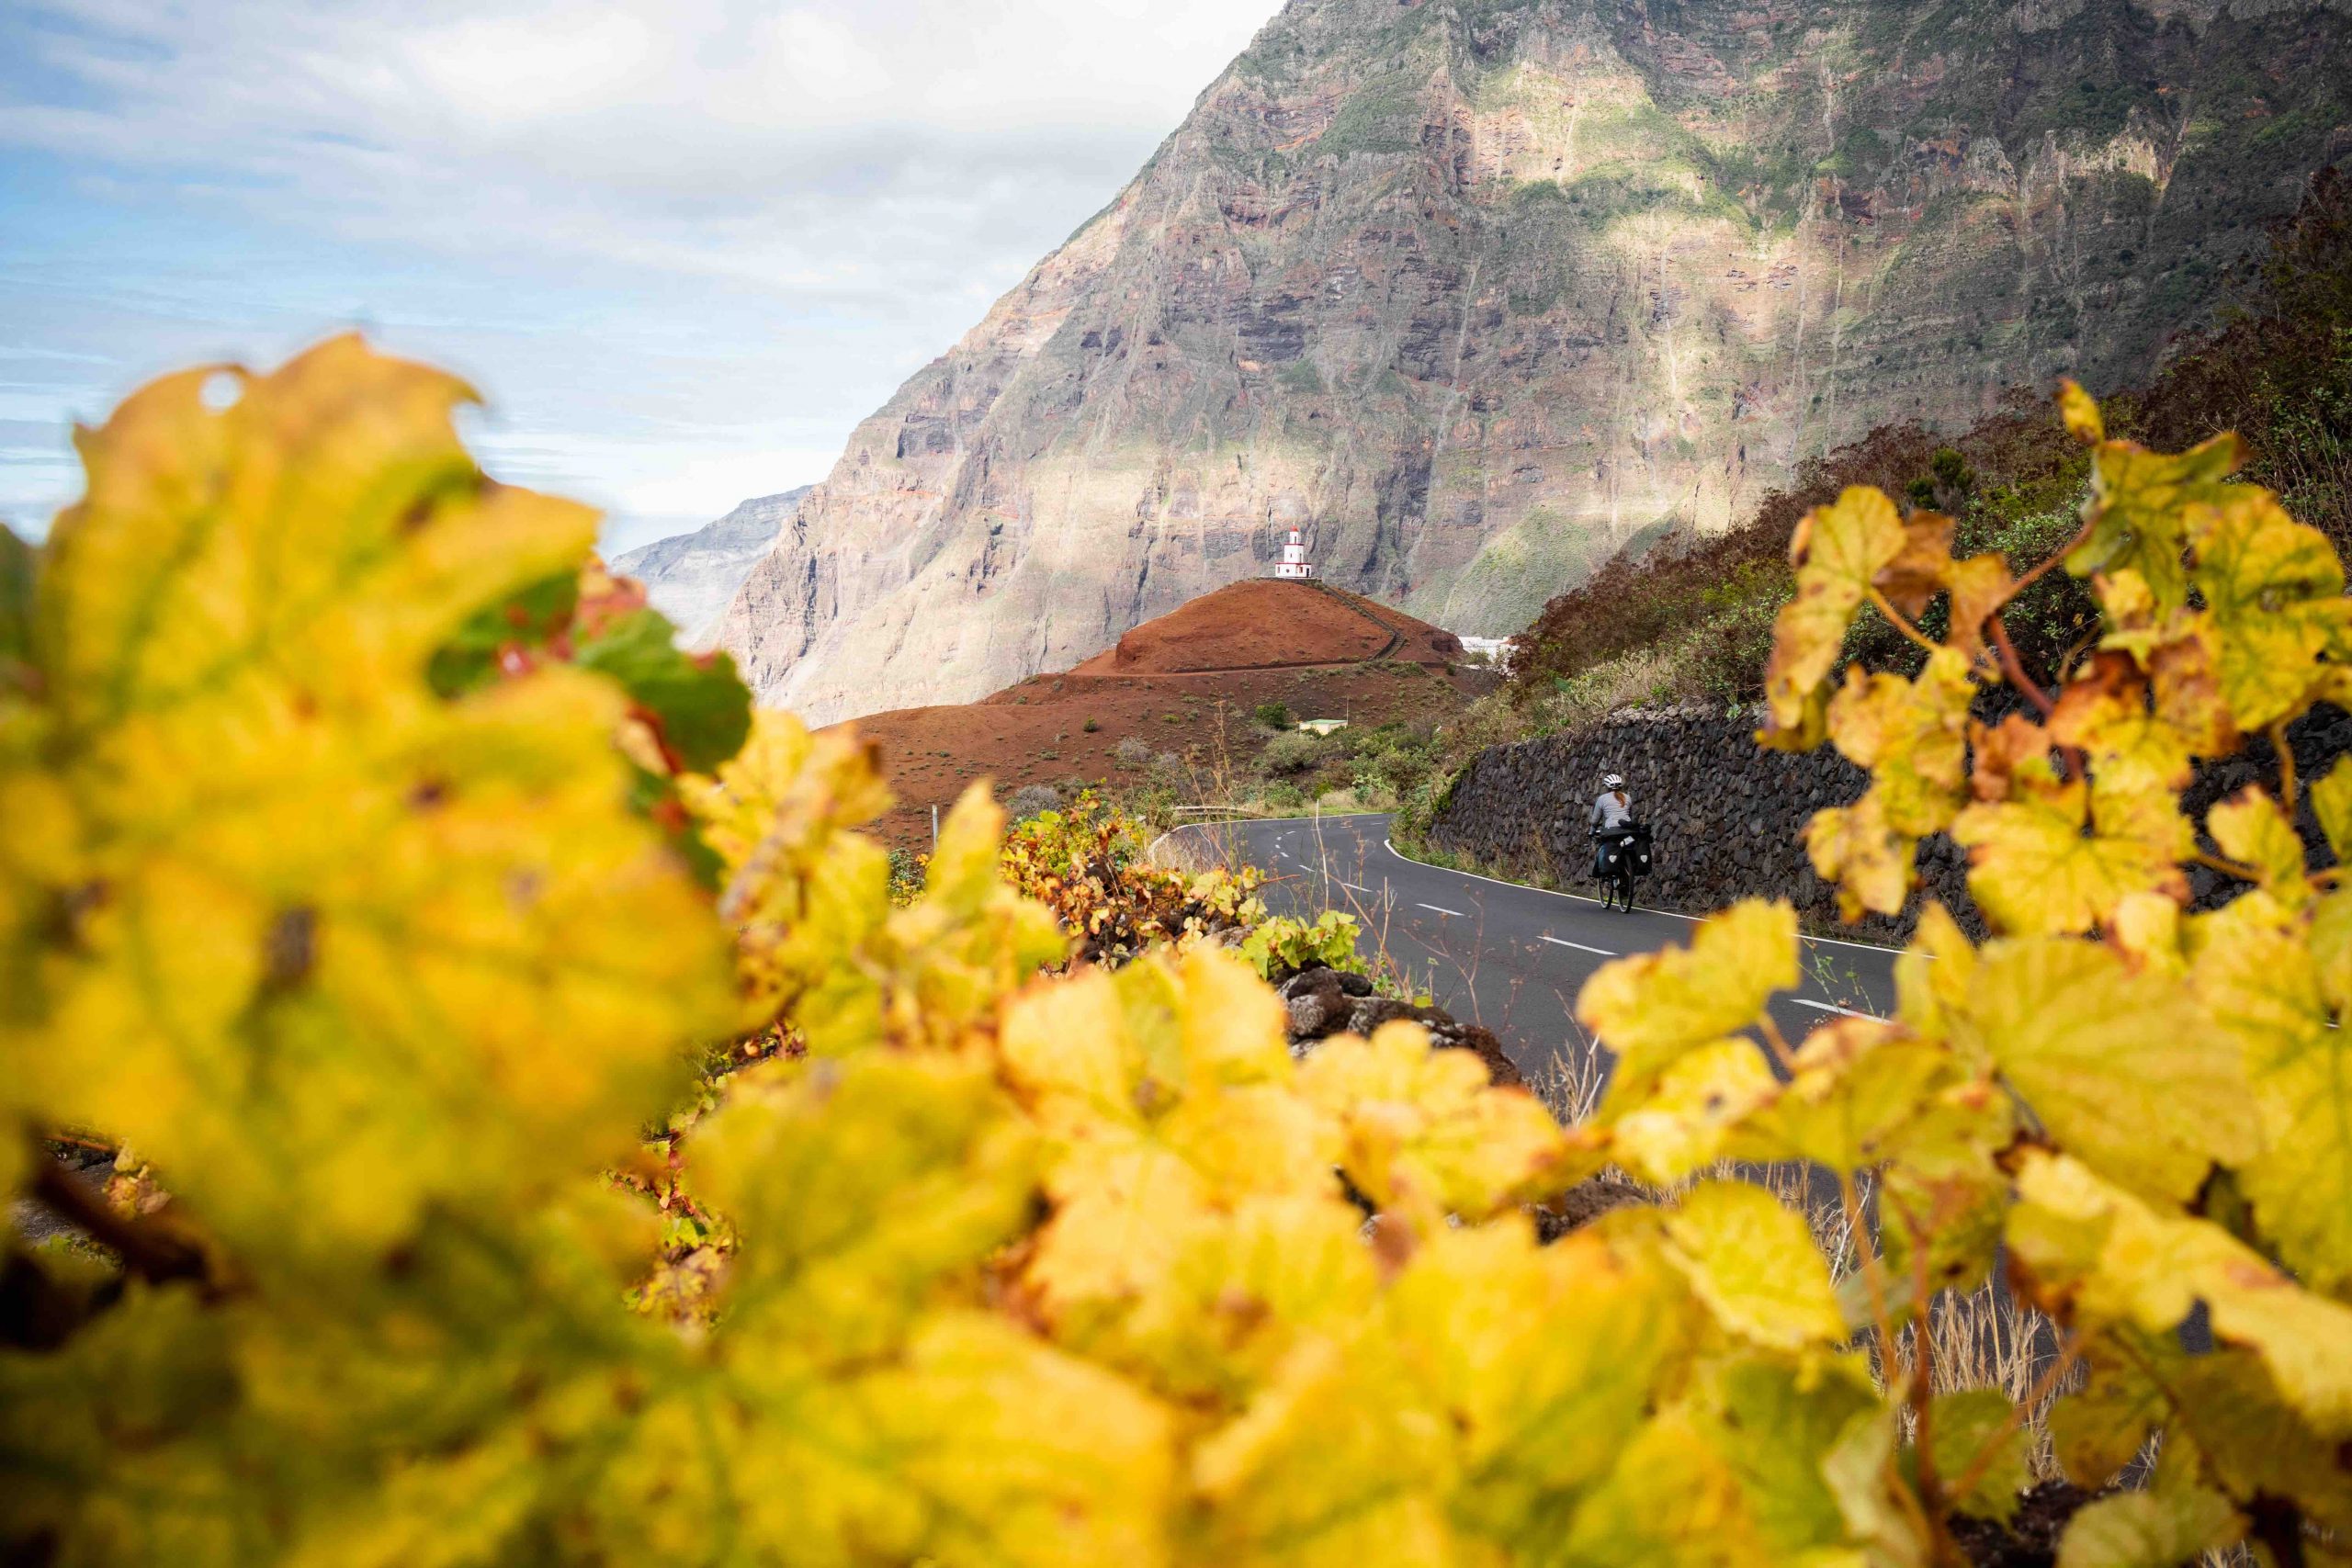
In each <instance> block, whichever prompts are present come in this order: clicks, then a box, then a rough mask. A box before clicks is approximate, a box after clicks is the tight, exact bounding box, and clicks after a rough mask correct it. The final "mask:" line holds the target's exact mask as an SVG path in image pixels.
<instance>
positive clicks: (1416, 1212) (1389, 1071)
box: [1298, 1022, 1581, 1233]
mask: <svg viewBox="0 0 2352 1568" xmlns="http://www.w3.org/2000/svg"><path fill="white" fill-rule="evenodd" d="M1298 1080H1299V1081H1298V1087H1299V1092H1300V1094H1301V1095H1302V1096H1303V1097H1304V1098H1305V1099H1306V1100H1307V1101H1308V1102H1309V1103H1310V1104H1313V1105H1315V1106H1316V1107H1317V1108H1318V1109H1319V1110H1320V1111H1322V1112H1323V1113H1324V1114H1325V1115H1326V1116H1327V1117H1329V1119H1330V1122H1331V1123H1332V1124H1333V1125H1334V1126H1336V1127H1337V1128H1338V1130H1339V1139H1340V1168H1342V1169H1343V1170H1345V1171H1346V1172H1347V1174H1348V1179H1349V1180H1350V1181H1351V1182H1353V1183H1354V1184H1355V1186H1356V1190H1358V1191H1360V1192H1362V1193H1363V1194H1364V1195H1365V1196H1366V1197H1368V1198H1370V1199H1371V1200H1372V1201H1374V1203H1377V1204H1378V1205H1380V1207H1381V1208H1383V1209H1384V1210H1391V1211H1394V1212H1396V1213H1398V1214H1400V1215H1402V1216H1404V1217H1405V1218H1407V1219H1409V1220H1411V1221H1413V1222H1415V1224H1416V1225H1417V1226H1418V1227H1419V1229H1421V1230H1422V1231H1423V1232H1424V1233H1426V1232H1427V1231H1428V1230H1430V1229H1431V1228H1434V1227H1435V1226H1436V1225H1437V1224H1439V1223H1440V1222H1442V1219H1443V1217H1444V1216H1445V1215H1448V1214H1455V1215H1459V1216H1461V1217H1462V1218H1464V1219H1468V1220H1477V1219H1484V1218H1486V1217H1487V1215H1489V1214H1491V1213H1495V1212H1496V1211H1497V1210H1498V1209H1500V1208H1502V1207H1505V1206H1507V1205H1510V1204H1512V1203H1517V1202H1522V1201H1527V1200H1529V1199H1532V1198H1534V1197H1537V1196H1540V1195H1541V1193H1542V1192H1543V1191H1544V1190H1546V1189H1548V1188H1550V1187H1554V1186H1557V1185H1565V1179H1567V1178H1568V1177H1569V1176H1570V1173H1569V1171H1568V1169H1567V1167H1568V1160H1569V1155H1568V1148H1567V1141H1566V1136H1565V1135H1564V1134H1562V1133H1561V1131H1560V1127H1559V1123H1557V1122H1555V1121H1553V1120H1552V1114H1551V1112H1550V1111H1546V1110H1544V1105H1543V1102H1542V1101H1540V1100H1537V1099H1535V1097H1534V1096H1532V1095H1531V1094H1528V1093H1527V1092H1525V1091H1524V1090H1521V1089H1498V1088H1495V1087H1494V1086H1493V1084H1492V1083H1491V1082H1490V1081H1489V1080H1488V1078H1487V1069H1486V1066H1485V1065H1484V1064H1483V1063H1481V1062H1480V1061H1479V1060H1478V1059H1477V1057H1476V1056H1475V1055H1471V1054H1470V1053H1469V1052H1467V1051H1448V1050H1439V1049H1434V1048H1432V1047H1431V1046H1430V1041H1429V1036H1428V1035H1427V1034H1426V1033H1425V1032H1422V1030H1421V1029H1420V1027H1419V1025H1418V1024H1411V1023H1403V1022H1398V1023H1387V1024H1383V1025H1382V1026H1381V1027H1380V1028H1379V1029H1378V1030H1376V1031H1374V1033H1373V1036H1372V1038H1371V1039H1369V1040H1364V1039H1361V1038H1358V1037H1356V1036H1353V1035H1340V1036H1337V1037H1335V1038H1333V1039H1331V1040H1328V1041H1326V1042H1324V1043H1322V1044H1321V1045H1319V1046H1317V1048H1316V1050H1315V1053H1314V1055H1311V1056H1309V1057H1308V1058H1307V1059H1306V1062H1305V1064H1304V1065H1302V1066H1301V1067H1300V1068H1299V1074H1298ZM1577 1174H1581V1172H1578V1173H1577Z"/></svg>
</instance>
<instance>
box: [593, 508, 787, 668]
mask: <svg viewBox="0 0 2352 1568" xmlns="http://www.w3.org/2000/svg"><path fill="white" fill-rule="evenodd" d="M813 488H814V487H813V486H810V485H802V486H801V487H800V488H799V489H798V490H788V491H785V492H784V493H783V494H782V495H763V496H756V497H754V498H753V499H752V500H750V501H747V502H743V503H742V504H741V505H740V506H738V507H736V508H735V510H734V511H732V512H730V513H728V514H727V515H726V516H724V517H721V518H720V519H718V521H717V522H716V523H707V524H705V525H702V526H701V527H699V528H697V529H695V531H694V532H693V533H691V534H673V535H672V536H670V537H669V538H666V539H656V540H655V541H654V542H653V543H651V544H650V545H640V546H639V547H637V548H636V549H633V550H630V551H628V552H627V553H625V554H623V555H618V556H616V557H614V558H613V561H612V568H613V570H615V571H616V572H618V573H620V574H621V575H622V576H624V577H634V578H636V579H637V580H638V581H639V582H642V583H644V584H645V590H646V595H647V597H648V598H650V600H651V601H652V602H653V607H654V608H655V609H657V610H659V611H661V612H662V614H663V615H667V616H669V617H670V619H671V621H672V622H673V624H675V625H676V626H677V627H678V632H679V636H680V637H682V638H683V639H684V641H685V643H686V645H687V646H688V647H690V648H707V647H709V646H710V645H711V644H712V643H713V642H714V641H716V640H717V639H718V618H719V615H720V614H721V612H723V611H724V610H725V609H726V608H727V605H728V602H729V600H731V599H733V598H734V597H735V592H736V590H738V589H740V588H741V587H742V586H743V580H744V579H745V578H746V577H749V576H750V575H751V572H752V568H753V567H754V566H757V565H758V564H759V563H760V560H761V558H763V557H764V556H765V555H766V554H767V553H768V549H769V547H771V546H773V545H774V544H775V540H776V536H777V535H778V534H780V533H782V532H783V531H784V525H786V524H787V523H789V522H791V521H792V516H793V513H796V512H797V511H798V510H799V509H800V503H801V502H802V501H803V500H805V499H806V498H807V497H808V494H809V491H810V490H811V489H813Z"/></svg>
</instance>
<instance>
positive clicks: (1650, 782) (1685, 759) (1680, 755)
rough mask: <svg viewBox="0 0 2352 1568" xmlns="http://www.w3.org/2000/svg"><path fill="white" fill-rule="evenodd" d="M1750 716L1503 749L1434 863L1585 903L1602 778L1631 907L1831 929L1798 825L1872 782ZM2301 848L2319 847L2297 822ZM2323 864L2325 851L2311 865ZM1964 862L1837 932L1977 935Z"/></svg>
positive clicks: (2203, 892) (1644, 723)
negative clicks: (1637, 833) (1628, 839)
mask: <svg viewBox="0 0 2352 1568" xmlns="http://www.w3.org/2000/svg"><path fill="white" fill-rule="evenodd" d="M1760 722H1761V715H1760V714H1759V713H1758V712H1757V711H1754V710H1747V709H1743V710H1739V711H1736V712H1732V713H1725V712H1724V710H1723V709H1721V708H1707V709H1696V708H1668V709H1663V710H1659V709H1649V710H1644V709H1634V710H1629V711H1627V712H1624V713H1622V714H1618V715H1615V716H1611V718H1609V719H1608V720H1606V721H1605V722H1603V723H1601V724H1600V725H1597V726H1595V727H1593V728H1589V729H1585V730H1580V731H1578V732H1577V733H1574V734H1568V735H1553V736H1546V737H1544V738H1543V739H1536V740H1523V741H1521V742H1519V743H1517V744H1516V745H1510V746H1498V747H1494V748H1491V749H1490V750H1486V751H1483V752H1481V753H1479V754H1478V756H1477V757H1476V758H1475V759H1473V760H1472V761H1471V762H1470V764H1469V766H1468V767H1467V768H1466V769H1464V772H1463V773H1462V776H1461V777H1460V779H1459V780H1457V781H1456V783H1455V784H1454V786H1453V791H1452V793H1451V794H1450V795H1448V796H1447V797H1446V800H1445V803H1444V804H1443V806H1442V807H1441V808H1440V809H1439V810H1438V812H1437V814H1436V815H1435V817H1434V818H1433V819H1432V820H1431V822H1430V829H1429V831H1428V834H1427V841H1428V842H1429V844H1430V846H1431V847H1432V848H1435V849H1439V850H1442V851H1444V852H1447V853H1450V854H1453V855H1460V856H1464V857H1467V858H1468V859H1470V860H1473V861H1475V862H1476V863H1479V864H1480V865H1482V866H1484V867H1487V868H1489V869H1495V870H1498V871H1499V872H1500V873H1501V874H1504V875H1507V876H1511V877H1514V878H1516V879H1519V880H1521V881H1533V882H1544V883H1549V884H1550V885H1552V886H1559V887H1563V888H1566V889H1569V890H1571V891H1592V890H1594V889H1593V888H1592V885H1591V869H1592V845H1591V840H1590V838H1589V831H1588V829H1587V827H1586V822H1587V818H1588V817H1589V813H1590V811H1591V809H1592V800H1593V796H1594V795H1598V794H1599V793H1600V781H1601V779H1602V777H1603V776H1605V775H1606V774H1609V773H1622V774H1623V775H1624V777H1625V783H1626V787H1627V789H1628V790H1629V791H1630V792H1631V793H1632V795H1633V797H1634V811H1635V813H1636V814H1637V815H1638V816H1640V818H1642V819H1643V820H1644V821H1645V822H1647V823H1649V824H1650V826H1651V828H1652V829H1653V831H1654V835H1655V839H1656V853H1655V855H1654V857H1653V870H1652V874H1651V875H1650V878H1649V880H1648V881H1647V882H1645V883H1644V884H1643V885H1642V886H1641V889H1640V891H1639V892H1638V893H1637V895H1636V897H1637V898H1638V899H1639V900H1640V901H1641V902H1643V903H1645V904H1649V905H1654V906H1656V907H1658V908H1668V909H1679V910H1682V911H1684V912H1686V913H1691V914H1698V913H1702V912H1704V911H1706V910H1709V909H1715V908H1721V907H1723V906H1724V905H1725V904H1728V903H1730V902H1732V901H1733V900H1734V899H1736V898H1742V897H1749V896H1751V895H1754V896H1760V897H1785V898H1788V899H1790V900H1791V901H1792V902H1793V903H1794V904H1795V905H1796V907H1797V910H1798V912H1799V914H1800V915H1802V916H1803V917H1804V920H1805V923H1806V924H1807V925H1808V926H1809V927H1811V928H1813V929H1815V930H1821V931H1826V930H1829V929H1831V928H1834V927H1838V897H1837V891H1836V889H1835V888H1833V887H1831V886H1829V885H1827V884H1826V883H1825V882H1823V881H1822V880H1821V878H1820V877H1819V876H1817V875H1815V874H1814V870H1813V865H1812V863H1811V862H1810V861H1809V860H1808V859H1807V858H1806V855H1805V852H1804V825H1805V822H1806V820H1807V819H1808V818H1811V817H1812V815H1813V814H1814V813H1815V811H1818V810H1820V809H1821V808H1822V807H1825V806H1846V805H1850V804H1851V803H1852V802H1854V801H1855V800H1857V799H1859V798H1860V795H1861V793H1862V791H1863V789H1864V788H1865V787H1866V785H1867V784H1868V783H1869V776H1868V775H1867V774H1866V773H1864V772H1863V771H1862V770H1861V769H1860V768H1858V767H1856V766H1854V765H1853V764H1852V763H1851V762H1849V761H1846V760H1845V759H1844V758H1843V757H1840V756H1839V755H1838V753H1837V752H1836V751H1835V750H1831V749H1830V748H1828V747H1826V746H1825V747H1823V748H1821V749H1820V750H1817V751H1811V752H1806V753H1804V754H1801V755H1791V754H1789V753H1786V752H1780V751H1767V750H1764V749H1763V748H1761V747H1759V746H1758V745H1757V744H1756V729H1757V727H1758V724H1759V723H1760ZM2290 740H2291V742H2292V744H2293V746H2294V749H2295V757H2296V766H2297V771H2298V773H2300V774H2301V776H2302V777H2303V778H2304V779H2306V780H2308V779H2311V778H2314V777H2316V776H2317V775H2318V774H2319V773H2322V772H2324V770H2325V769H2326V768H2328V767H2331V766H2333V765H2334V763H2335V760H2336V759H2337V758H2339V757H2341V756H2343V755H2344V754H2345V753H2346V751H2347V750H2352V717H2346V716H2345V715H2344V714H2342V713H2339V712H2337V711H2336V710H2335V709H2334V708H2323V709H2321V710H2319V711H2317V712H2315V713H2313V714H2312V715H2310V716H2306V717H2305V718H2304V719H2302V720H2301V721H2300V722H2299V723H2298V724H2297V725H2296V726H2295V727H2294V728H2293V730H2292V731H2291V732H2290ZM2276 777H2277V767H2276V762H2275V758H2274V755H2273V753H2272V751H2271V750H2270V747H2269V744H2268V742H2267V741H2264V740H2260V739H2256V740H2253V741H2250V742H2249V743H2248V745H2247V747H2246V750H2245V752H2244V753H2243V754H2241V755H2240V756H2237V757H2234V758H2229V759H2225V760H2223V761H2219V762H2216V763H2213V764H2211V765H2210V766H2208V767H2205V768H2202V769H2200V770H2199V774H2198V777H2197V779H2196V780H2195V782H2194V783H2192V784H2190V786H2189V788H2188V791H2187V792H2186V795H2185V796H2184V804H2185V805H2186V807H2188V811H2189V813H2190V816H2191V818H2192V819H2193V820H2202V818H2203V816H2204V812H2205V808H2206V807H2209V806H2211V805H2212V803H2213V802H2215V801H2217V800H2220V799H2222V797H2223V796H2225V795H2231V794H2233V793H2235V792H2236V791H2237V790H2240V789H2243V788H2244V787H2245V786H2246V785H2247V784H2256V783H2263V784H2268V783H2270V782H2271V781H2273V780H2274V779H2275V778H2276ZM2301 827H2302V829H2303V834H2304V838H2305V840H2307V841H2308V842H2309V843H2311V844H2312V846H2314V848H2318V847H2319V846H2320V842H2321V840H2320V837H2319V830H2318V827H2317V824H2316V823H2315V822H2313V821H2312V818H2311V814H2310V811H2309V808H2308V806H2306V807H2305V809H2304V811H2303V813H2302V820H2301ZM2319 854H2320V857H2321V860H2322V861H2323V863H2324V861H2325V859H2326V856H2325V852H2324V848H2321V849H2319ZM1967 869H1968V863H1967V852H1965V851H1963V850H1962V849H1961V847H1960V846H1959V845H1957V844H1955V843H1953V842H1952V841H1951V840H1949V839H1947V838H1944V837H1943V836H1941V835H1940V834H1939V835H1937V836H1936V837H1934V838H1931V839H1928V840H1926V841H1924V842H1923V843H1922V844H1921V845H1920V846H1919V880H1920V884H1921V886H1920V890H1919V892H1917V893H1916V894H1915V895H1914V896H1913V898H1912V903H1911V907H1910V908H1907V909H1906V910H1905V912H1904V913H1903V915H1902V916H1901V917H1899V918H1895V919H1888V918H1886V917H1883V916H1878V915H1872V916H1869V917H1866V918H1865V919H1863V920H1862V921H1861V922H1860V925H1858V926H1855V927H1848V928H1842V929H1843V930H1845V931H1847V933H1848V934H1851V935H1859V936H1861V937H1863V938H1865V939H1869V940H1878V941H1900V940H1902V939H1904V938H1905V937H1907V936H1908V935H1909V934H1910V932H1911V930H1912V927H1913V926H1914V925H1915V924H1916V923H1917V918H1918V911H1919V909H1920V908H1922V907H1923V906H1924V901H1925V899H1927V898H1931V897H1932V898H1936V899H1939V900H1941V901H1942V902H1943V904H1944V905H1945V907H1946V908H1950V909H1951V910H1952V911H1953V912H1954V913H1956V914H1958V915H1959V916H1960V917H1961V920H1962V924H1963V925H1965V926H1967V927H1968V928H1969V929H1970V931H1972V933H1973V934H1977V935H1982V934H1983V929H1984V928H1983V924H1982V921H1981V920H1980V919H1979V918H1978V916H1977V914H1976V911H1975V906H1974V905H1973V903H1971V902H1970V900H1969V897H1968V886H1967ZM2190 875H2191V878H2192V883H2193V886H2194V889H2195V892H2196V893H2197V895H2198V901H2199V904H2200V905H2210V904H2211V903H2213V902H2216V901H2218V900H2219V899H2220V898H2222V897H2225V896H2226V895H2227V889H2226V888H2225V887H2224V886H2223V884H2222V879H2221V878H2219V877H2218V876H2216V875H2215V874H2213V873H2211V872H2210V871H2206V870H2203V869H2201V868H2195V869H2192V871H2191V873H2190Z"/></svg>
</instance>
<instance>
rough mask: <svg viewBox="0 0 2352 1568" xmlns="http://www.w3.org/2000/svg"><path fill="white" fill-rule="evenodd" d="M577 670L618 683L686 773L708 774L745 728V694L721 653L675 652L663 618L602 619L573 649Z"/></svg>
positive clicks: (648, 614)
mask: <svg viewBox="0 0 2352 1568" xmlns="http://www.w3.org/2000/svg"><path fill="white" fill-rule="evenodd" d="M573 658H574V660H575V661H576V662H577V663H578V664H579V665H580V667H581V668H582V669H583V670H594V671H599V672H600V673H603V674H605V675H609V676H611V677H612V678H613V679H614V680H616V681H618V682H620V684H621V689H622V690H624V691H626V692H627V693H628V694H629V696H630V698H631V699H632V700H634V701H635V702H636V704H637V705H638V706H639V708H642V709H643V710H644V711H645V712H646V713H647V714H649V715H650V716H651V717H652V719H653V721H654V723H655V725H656V726H657V727H658V728H659V729H660V731H661V737H662V743H663V744H664V745H666V746H667V747H668V748H669V750H670V751H671V752H672V753H673V755H674V756H675V757H676V759H677V761H678V762H679V764H680V765H681V766H682V767H684V769H685V770H686V771H687V772H689V773H707V772H709V771H710V770H711V769H713V768H716V767H717V766H718V764H719V763H721V762H724V761H727V760H728V759H729V757H732V756H734V755H735V753H736V752H737V751H739V750H742V746H743V740H744V738H745V737H746V736H748V735H750V734H751V730H752V693H751V688H749V687H748V686H746V685H744V684H743V682H741V680H740V679H738V678H737V676H736V674H735V660H733V659H732V658H731V657H729V655H727V654H724V653H713V654H701V655H695V654H689V653H686V652H684V651H683V650H682V649H679V647H678V645H677V641H676V635H675V631H674V629H673V627H672V626H671V625H670V622H669V620H668V619H667V618H666V617H665V616H663V615H662V614H661V613H660V612H658V611H654V610H639V611H635V612H633V613H632V614H629V615H622V616H620V617H618V618H617V619H616V620H613V621H610V622H607V623H606V624H605V625H604V626H600V627H598V628H597V630H596V631H595V632H594V634H593V635H591V636H589V637H583V638H582V639H581V640H580V641H579V642H578V643H577V645H576V646H575V648H574V649H573Z"/></svg>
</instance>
